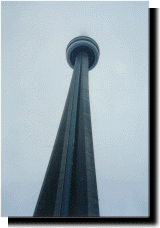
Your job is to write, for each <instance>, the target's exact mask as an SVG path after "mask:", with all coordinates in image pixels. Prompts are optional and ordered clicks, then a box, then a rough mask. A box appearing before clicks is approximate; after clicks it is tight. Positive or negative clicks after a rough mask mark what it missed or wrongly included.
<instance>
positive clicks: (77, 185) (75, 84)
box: [33, 36, 99, 217]
mask: <svg viewBox="0 0 160 228" xmlns="http://www.w3.org/2000/svg"><path fill="white" fill-rule="evenodd" d="M66 54H67V61H68V64H69V65H70V66H71V67H72V68H73V69H74V71H73V76H72V80H71V84H70V88H69V92H68V96H67V100H66V103H65V107H64V111H63V115H62V118H61V122H60V125H59V129H58V133H57V137H56V140H55V144H54V147H53V151H52V154H51V158H50V161H49V164H48V168H47V171H46V175H45V178H44V181H43V185H42V188H41V191H40V195H39V198H38V201H37V205H36V208H35V211H34V215H33V216H34V217H54V216H56V217H68V216H71V217H99V205H98V194H97V183H96V174H95V162H94V152H93V140H92V129H91V115H90V103H89V87H88V71H89V70H91V69H93V67H94V66H95V65H96V64H97V62H98V58H99V47H98V45H97V43H96V42H95V41H94V40H93V39H91V38H89V37H86V36H80V37H76V38H74V39H73V40H71V42H70V43H69V44H68V46H67V50H66Z"/></svg>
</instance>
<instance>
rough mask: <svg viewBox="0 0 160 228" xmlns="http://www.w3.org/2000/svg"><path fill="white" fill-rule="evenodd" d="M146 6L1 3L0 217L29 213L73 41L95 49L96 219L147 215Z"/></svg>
mask: <svg viewBox="0 0 160 228" xmlns="http://www.w3.org/2000/svg"><path fill="white" fill-rule="evenodd" d="M148 7H149V2H2V7H1V10H2V12H1V14H2V30H1V31H2V33H1V34H2V38H1V39H2V40H1V42H2V68H1V69H2V89H1V90H2V127H1V129H2V134H1V135H2V152H1V154H2V155H1V156H2V178H1V183H2V191H1V192H2V198H1V199H2V210H1V214H2V216H32V215H33V212H34V209H35V206H36V203H37V199H38V196H39V192H40V189H41V186H42V182H43V179H44V175H45V172H46V169H47V165H48V162H49V158H50V155H51V151H52V147H53V145H54V141H55V137H56V134H57V130H58V126H59V123H60V119H61V115H62V112H63V108H64V104H65V100H66V96H67V93H68V89H69V84H70V80H71V77H72V72H73V70H72V69H71V68H70V67H69V65H68V64H67V61H66V53H65V51H66V47H67V44H68V43H69V41H70V40H71V39H73V38H74V37H76V36H79V35H86V36H90V37H91V38H93V39H94V40H95V41H96V42H97V43H98V45H99V47H100V58H99V62H98V64H97V66H96V67H95V68H94V69H93V70H91V71H89V92H90V106H91V118H92V131H93V144H94V154H95V166H96V176H97V186H98V198H99V207H100V216H148V215H149V214H148V213H149V212H148V205H149V202H148V173H149V172H148V162H149V160H148Z"/></svg>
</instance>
